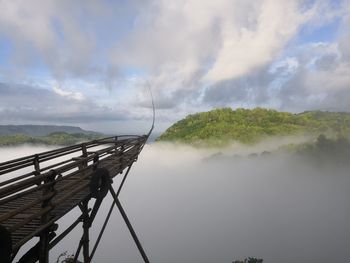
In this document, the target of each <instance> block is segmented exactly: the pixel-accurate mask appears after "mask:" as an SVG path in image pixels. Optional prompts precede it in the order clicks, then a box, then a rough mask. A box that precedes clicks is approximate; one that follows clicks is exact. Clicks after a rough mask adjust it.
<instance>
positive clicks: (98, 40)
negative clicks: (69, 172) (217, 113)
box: [0, 0, 350, 133]
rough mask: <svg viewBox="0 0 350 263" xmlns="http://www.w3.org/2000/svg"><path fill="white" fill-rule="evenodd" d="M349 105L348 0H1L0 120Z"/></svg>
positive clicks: (168, 118) (76, 121) (113, 120)
mask: <svg viewBox="0 0 350 263" xmlns="http://www.w3.org/2000/svg"><path fill="white" fill-rule="evenodd" d="M148 87H150V88H151V89H152V91H153V96H154V100H155V105H156V109H157V121H156V129H157V130H158V131H162V130H164V129H165V128H166V127H167V126H168V125H170V124H171V123H173V122H174V121H176V120H178V119H179V118H182V117H184V116H186V115H187V114H189V113H193V112H197V111H205V110H210V109H212V108H217V107H232V108H237V107H245V108H253V107H258V106H260V107H268V108H274V109H278V110H285V111H292V112H301V111H305V110H312V109H321V110H331V111H350V103H349V101H350V1H349V0H343V1H341V0H339V1H338V0H333V1H332V0H329V1H327V0H319V1H316V0H315V1H310V0H305V1H301V0H288V1H287V0H286V1H284V0H283V1H282V0H215V1H214V0H177V1H171V0H139V1H137V0H129V1H127V0H119V1H111V0H77V1H69V0H29V1H28V0H27V1H25V0H0V124H27V123H33V124H39V123H40V124H44V123H45V124H68V125H79V126H81V127H83V128H87V129H92V130H98V131H105V132H109V133H111V132H131V131H133V132H136V133H139V132H143V131H147V129H148V127H149V126H150V122H151V116H152V110H151V108H150V107H151V97H150V94H149V92H148Z"/></svg>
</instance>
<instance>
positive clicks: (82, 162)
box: [0, 135, 149, 263]
mask: <svg viewBox="0 0 350 263" xmlns="http://www.w3.org/2000/svg"><path fill="white" fill-rule="evenodd" d="M148 136H149V135H143V136H129V135H125V136H118V137H109V138H104V139H101V140H94V141H90V142H87V143H82V144H78V145H73V146H68V147H64V148H60V149H56V150H52V151H48V152H43V153H39V154H34V155H30V156H26V157H22V158H18V159H15V160H11V161H7V162H3V163H0V231H1V232H0V261H1V262H6V263H7V262H14V259H15V258H16V255H17V254H18V251H19V250H20V249H21V247H23V245H24V244H26V243H27V242H28V241H30V240H32V239H33V238H35V237H39V241H38V242H37V243H36V244H35V245H34V246H33V247H31V248H30V249H29V250H28V251H24V253H23V251H21V254H22V253H23V256H22V257H21V258H20V259H18V261H17V262H19V263H22V262H25V263H29V262H36V261H39V262H40V263H47V262H49V251H50V249H52V248H53V247H54V246H55V245H57V244H58V243H59V242H60V241H61V240H63V239H64V238H65V237H66V236H67V235H68V234H69V233H70V232H71V231H72V230H73V229H74V228H75V227H76V226H78V225H79V223H81V222H82V226H83V227H82V229H83V231H82V237H81V239H80V242H79V244H77V251H76V253H75V255H74V261H75V262H77V259H78V257H79V254H80V252H81V250H82V252H83V258H84V263H86V262H91V260H92V258H93V255H94V253H95V251H96V248H97V246H98V244H99V242H100V239H101V237H102V234H103V231H104V229H105V227H106V225H107V222H108V220H109V217H110V215H111V212H112V209H113V208H114V207H117V208H118V209H119V211H120V213H121V215H122V216H123V218H124V220H125V222H126V225H127V226H128V228H129V230H130V233H131V235H132V237H133V238H134V241H135V243H136V245H137V247H138V249H139V251H140V253H141V256H142V257H143V259H144V261H145V262H148V259H147V256H146V254H145V252H144V250H143V248H142V246H141V243H140V242H139V240H138V238H137V236H136V234H135V232H134V230H133V228H132V226H131V224H130V222H129V220H128V218H127V215H126V213H125V211H124V209H123V207H122V206H121V204H120V202H119V200H118V195H119V192H120V190H121V188H122V186H123V184H124V182H125V179H126V177H127V174H128V172H129V170H130V168H131V166H132V164H133V163H134V162H135V161H136V160H137V158H138V155H139V153H140V152H141V150H142V148H143V146H144V145H145V143H146V140H147V138H148ZM118 174H123V179H122V180H121V184H120V185H119V188H118V189H117V191H115V190H114V188H113V187H112V185H111V184H112V181H113V178H114V177H115V176H117V175H118ZM108 192H110V193H111V195H112V196H113V200H114V202H113V204H111V208H110V210H109V213H108V215H107V218H106V219H105V222H104V224H103V226H102V229H101V231H100V234H99V236H98V237H97V241H96V243H95V244H94V247H93V249H92V250H90V246H89V245H90V244H89V243H90V242H89V229H90V227H91V225H92V223H93V221H94V218H95V216H96V214H97V212H98V210H99V208H100V205H101V202H102V200H103V198H104V197H105V196H106V194H107V193H108ZM90 201H91V203H90V204H89V202H90ZM89 205H90V207H89ZM76 207H79V209H80V210H81V214H80V216H79V217H78V218H75V221H74V220H72V222H73V223H72V224H71V225H70V226H69V227H68V228H66V229H64V230H63V231H61V232H60V235H57V234H56V230H57V229H58V228H59V225H58V224H57V221H58V220H59V219H60V218H62V217H63V216H65V215H66V214H67V213H68V212H69V211H71V210H72V209H73V208H76ZM60 230H61V229H60ZM32 242H33V241H32Z"/></svg>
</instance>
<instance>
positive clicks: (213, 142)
mask: <svg viewBox="0 0 350 263" xmlns="http://www.w3.org/2000/svg"><path fill="white" fill-rule="evenodd" d="M319 134H326V135H327V136H330V137H344V138H350V113H344V112H326V111H307V112H303V113H298V114H293V113H290V112H280V111H276V110H271V109H264V108H255V109H241V108H239V109H236V110H233V109H231V108H221V109H214V110H211V111H208V112H201V113H196V114H191V115H188V116H187V117H186V118H184V119H182V120H180V121H178V122H176V123H175V124H173V125H172V126H171V127H169V128H168V129H167V130H166V131H165V132H164V133H163V134H162V135H161V136H160V137H159V138H158V141H171V142H181V143H186V144H192V145H196V146H225V145H227V144H228V143H230V142H232V141H237V142H241V143H245V144H252V143H256V142H259V141H261V140H263V139H265V138H268V137H271V136H288V135H316V136H317V135H319Z"/></svg>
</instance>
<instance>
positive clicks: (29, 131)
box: [0, 125, 100, 136]
mask: <svg viewBox="0 0 350 263" xmlns="http://www.w3.org/2000/svg"><path fill="white" fill-rule="evenodd" d="M55 132H65V133H68V134H78V133H79V134H86V135H88V134H94V135H98V134H100V133H98V132H94V131H86V130H83V129H82V128H80V127H77V126H59V125H0V136H10V135H16V134H23V135H28V136H47V135H49V134H52V133H55Z"/></svg>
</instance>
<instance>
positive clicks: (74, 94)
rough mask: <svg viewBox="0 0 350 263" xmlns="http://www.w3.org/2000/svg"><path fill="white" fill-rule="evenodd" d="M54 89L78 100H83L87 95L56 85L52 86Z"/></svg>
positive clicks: (60, 93) (64, 95) (57, 92)
mask: <svg viewBox="0 0 350 263" xmlns="http://www.w3.org/2000/svg"><path fill="white" fill-rule="evenodd" d="M52 90H53V91H54V92H55V93H56V94H58V95H60V96H62V97H67V98H69V99H73V100H78V101H82V100H84V99H85V96H84V95H83V93H81V92H74V91H67V90H63V89H61V88H59V87H56V86H54V87H53V88H52Z"/></svg>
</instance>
